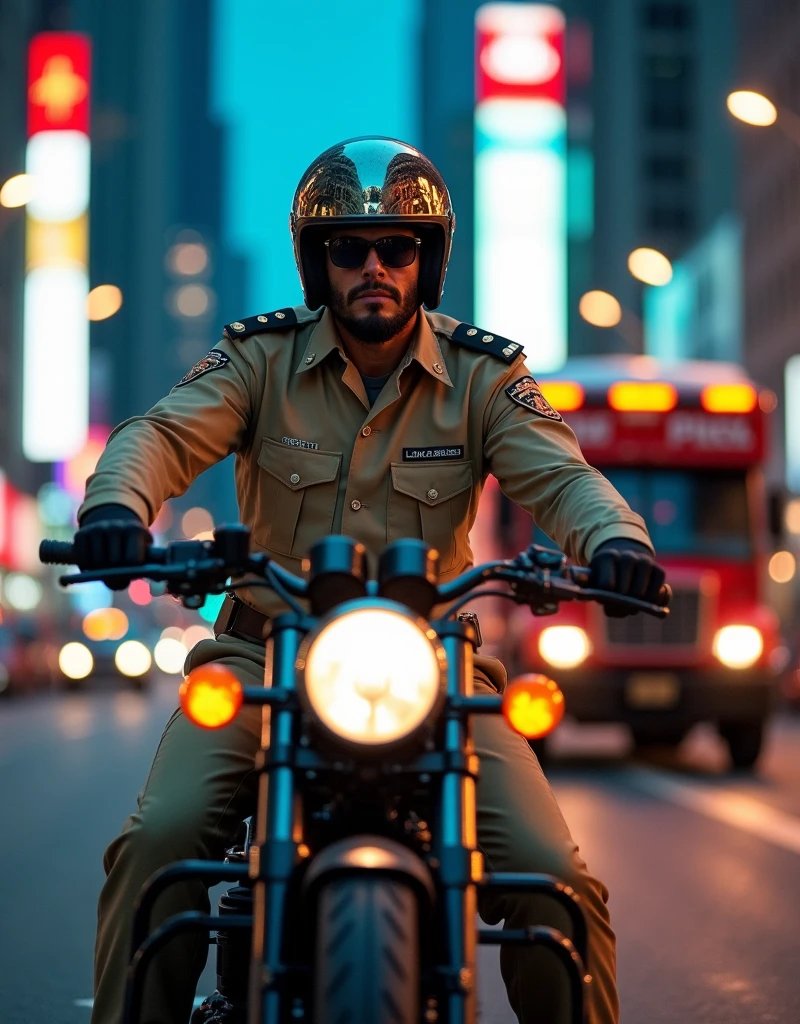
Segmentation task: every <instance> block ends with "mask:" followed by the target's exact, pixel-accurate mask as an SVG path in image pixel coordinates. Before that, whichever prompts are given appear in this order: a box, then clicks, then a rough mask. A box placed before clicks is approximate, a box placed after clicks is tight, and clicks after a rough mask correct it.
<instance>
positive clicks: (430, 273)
mask: <svg viewBox="0 0 800 1024" xmlns="http://www.w3.org/2000/svg"><path fill="white" fill-rule="evenodd" d="M376 224H377V225H382V224H386V225H387V227H389V226H390V225H391V224H413V226H414V230H415V232H417V234H418V236H419V237H420V238H421V239H422V245H421V247H420V270H419V284H420V299H421V301H422V302H424V303H425V305H426V306H427V307H428V309H436V307H437V306H438V305H439V303H440V302H441V300H442V289H443V287H444V277H445V274H446V272H447V261H448V260H449V259H450V249H451V246H452V241H453V231H454V230H455V225H456V218H455V214H454V213H453V207H452V204H451V202H450V193H449V192H448V191H447V186H446V185H445V183H444V180H443V179H442V176H441V174H439V172H438V171H437V170H436V168H435V167H434V166H433V164H432V163H431V162H430V160H428V158H427V157H425V156H423V155H422V153H420V152H419V150H418V149H414V147H413V146H409V145H408V144H407V143H405V142H399V141H398V140H397V139H387V138H383V137H382V136H378V135H368V136H364V137H362V138H358V139H347V140H346V141H345V142H340V143H339V144H338V145H336V146H331V148H330V149H326V150H325V152H324V153H322V154H321V155H320V156H318V157H317V159H316V160H315V161H314V162H313V163H312V164H311V166H310V167H309V168H308V170H307V171H306V172H305V174H304V175H303V176H302V178H301V179H300V184H299V185H298V186H297V191H296V192H295V194H294V202H293V203H292V212H291V216H290V217H289V227H290V230H291V232H292V241H293V243H294V257H295V260H296V261H297V269H298V272H299V273H300V281H301V282H302V285H303V292H304V294H305V300H306V305H307V306H308V308H309V309H317V308H318V307H319V306H321V305H323V304H324V303H325V302H326V301H327V294H328V273H327V269H326V262H325V247H324V242H325V239H326V238H327V237H328V236H329V233H330V229H331V228H332V227H341V226H343V225H352V226H353V227H356V226H359V225H361V226H368V225H369V226H373V225H376Z"/></svg>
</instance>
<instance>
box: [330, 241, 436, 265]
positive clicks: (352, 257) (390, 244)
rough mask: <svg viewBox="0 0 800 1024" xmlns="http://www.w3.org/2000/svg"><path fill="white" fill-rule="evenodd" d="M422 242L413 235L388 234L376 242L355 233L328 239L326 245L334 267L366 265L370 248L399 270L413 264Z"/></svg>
mask: <svg viewBox="0 0 800 1024" xmlns="http://www.w3.org/2000/svg"><path fill="white" fill-rule="evenodd" d="M420 243H421V239H419V238H412V237H411V235H387V236H386V237H385V238H377V239H376V240H375V241H374V242H370V241H369V239H367V238H358V237H357V236H355V235H340V236H339V238H330V239H328V240H327V241H326V242H325V245H326V246H327V247H328V253H329V254H330V257H331V263H332V264H333V265H334V267H341V268H342V269H344V270H357V269H358V268H359V267H363V266H364V264H365V262H366V260H367V256H369V251H370V249H374V250H375V252H376V253H377V256H378V259H379V260H380V261H381V263H382V264H383V265H384V267H389V268H391V269H392V270H397V269H398V268H399V267H410V266H411V264H412V263H413V262H414V260H415V259H416V258H417V249H418V247H419V245H420Z"/></svg>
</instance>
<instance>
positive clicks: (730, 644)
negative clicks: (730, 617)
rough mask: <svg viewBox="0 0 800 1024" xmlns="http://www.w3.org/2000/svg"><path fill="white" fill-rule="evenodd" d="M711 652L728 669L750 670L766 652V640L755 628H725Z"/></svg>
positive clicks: (715, 639)
mask: <svg viewBox="0 0 800 1024" xmlns="http://www.w3.org/2000/svg"><path fill="white" fill-rule="evenodd" d="M711 650H712V651H713V652H714V656H715V657H716V658H718V659H719V660H720V661H721V662H722V664H723V665H725V666H726V667H727V668H750V666H751V665H755V663H756V662H757V661H758V659H759V658H760V657H761V653H762V651H763V650H764V638H763V637H762V635H761V631H760V630H758V629H756V627H755V626H723V627H722V629H719V630H717V633H716V635H715V637H714V643H713V644H712V647H711Z"/></svg>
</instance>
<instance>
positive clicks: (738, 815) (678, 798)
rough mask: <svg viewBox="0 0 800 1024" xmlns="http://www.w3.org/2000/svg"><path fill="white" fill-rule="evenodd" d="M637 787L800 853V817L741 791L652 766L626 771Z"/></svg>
mask: <svg viewBox="0 0 800 1024" xmlns="http://www.w3.org/2000/svg"><path fill="white" fill-rule="evenodd" d="M625 774H626V775H627V776H628V777H629V778H630V780H631V782H632V783H633V785H634V786H637V787H638V788H639V789H641V790H644V792H646V793H648V794H650V795H651V796H656V797H659V798H661V799H662V800H667V801H669V802H670V803H673V804H678V805H679V806H681V807H687V808H688V809H689V810H691V811H696V812H697V813H698V814H703V815H705V816H706V817H707V818H713V819H714V820H715V821H721V822H724V823H725V824H726V825H732V826H733V827H734V828H738V829H739V830H740V831H742V832H748V833H749V834H750V835H752V836H756V837H757V838H758V839H763V840H764V841H765V842H767V843H772V844H773V845H774V846H779V847H781V848H782V849H784V850H789V851H790V852H791V853H798V854H800V818H795V817H793V816H792V815H791V814H785V813H784V812H783V811H779V810H777V809H776V808H775V807H771V806H770V805H769V804H765V803H762V802H761V801H760V800H755V799H753V797H750V796H744V795H742V794H741V793H730V792H724V791H720V790H719V789H715V788H714V787H712V786H707V785H704V784H703V783H702V782H688V781H678V780H677V779H674V778H672V777H671V776H669V775H666V774H664V773H661V772H658V771H654V770H653V769H650V768H631V769H628V771H626V773H625Z"/></svg>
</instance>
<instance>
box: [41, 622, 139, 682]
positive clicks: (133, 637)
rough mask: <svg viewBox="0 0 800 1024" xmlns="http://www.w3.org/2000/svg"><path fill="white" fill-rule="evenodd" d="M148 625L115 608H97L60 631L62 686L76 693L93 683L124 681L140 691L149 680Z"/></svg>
mask: <svg viewBox="0 0 800 1024" xmlns="http://www.w3.org/2000/svg"><path fill="white" fill-rule="evenodd" d="M152 632H153V631H152V629H150V628H148V624H147V623H144V622H140V621H139V620H138V618H137V617H135V616H129V615H126V614H125V612H123V611H122V610H121V609H119V608H113V607H112V608H98V609H95V610H93V611H91V612H89V613H88V614H87V615H85V616H84V617H83V619H76V618H75V617H70V619H69V620H68V621H67V622H66V623H65V624H64V627H63V629H62V642H61V644H60V647H59V651H58V668H59V675H60V678H61V680H62V684H63V685H64V686H65V687H66V688H67V689H69V690H77V689H81V688H83V687H85V686H87V685H88V684H89V683H90V682H97V681H112V682H118V681H125V682H126V683H128V684H129V685H130V686H132V687H133V688H134V689H137V690H144V689H146V688H147V687H148V686H149V685H150V683H151V682H152V680H153V677H154V674H155V666H154V664H153V647H154V637H153V636H152V635H151V634H152Z"/></svg>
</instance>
